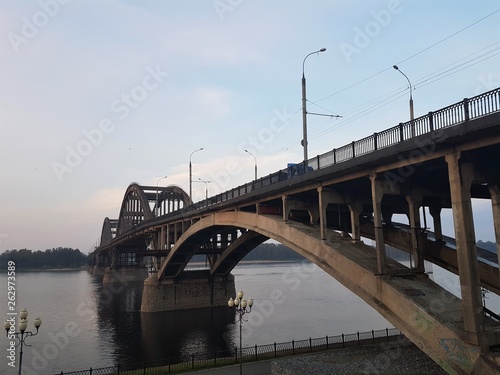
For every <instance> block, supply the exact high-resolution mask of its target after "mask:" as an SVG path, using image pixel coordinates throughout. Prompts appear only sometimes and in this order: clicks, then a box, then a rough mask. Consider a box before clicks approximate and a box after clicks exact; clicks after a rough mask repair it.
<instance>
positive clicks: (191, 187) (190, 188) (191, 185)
mask: <svg viewBox="0 0 500 375" xmlns="http://www.w3.org/2000/svg"><path fill="white" fill-rule="evenodd" d="M201 150H203V147H200V148H199V149H197V150H194V151H193V152H192V153H191V155H189V198H190V199H191V201H192V200H193V167H192V164H191V157H192V156H193V154H194V153H195V152H198V151H201Z"/></svg>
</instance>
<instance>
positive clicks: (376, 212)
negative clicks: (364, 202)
mask: <svg viewBox="0 0 500 375" xmlns="http://www.w3.org/2000/svg"><path fill="white" fill-rule="evenodd" d="M370 180H371V186H372V204H373V226H374V230H375V242H376V251H377V271H378V273H379V274H380V275H383V274H385V273H387V259H386V254H385V243H384V230H383V228H382V197H383V196H384V191H383V188H382V185H381V183H380V181H378V180H377V175H376V174H375V173H373V174H372V175H371V176H370Z"/></svg>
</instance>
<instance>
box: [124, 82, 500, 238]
mask: <svg viewBox="0 0 500 375" xmlns="http://www.w3.org/2000/svg"><path fill="white" fill-rule="evenodd" d="M498 111H500V87H499V88H496V89H494V90H491V91H488V92H485V93H483V94H480V95H477V96H475V97H473V98H470V99H469V98H465V99H464V100H462V101H460V102H458V103H454V104H452V105H449V106H447V107H444V108H441V109H439V110H437V111H434V112H429V113H428V114H426V115H424V116H421V117H418V118H416V119H414V120H413V121H411V120H410V121H407V122H404V123H399V124H398V125H396V126H393V127H392V128H389V129H385V130H382V131H381V132H378V133H374V134H372V135H370V136H368V137H365V138H362V139H360V140H358V141H353V142H351V143H349V144H347V145H344V146H341V147H339V148H336V149H333V150H330V151H328V152H326V153H324V154H321V155H317V156H316V157H314V158H312V159H309V160H308V161H307V165H308V167H309V168H312V169H313V170H317V169H322V168H326V167H330V166H332V165H335V164H339V163H342V162H345V161H347V160H351V159H355V158H356V157H359V156H361V155H366V154H369V153H371V152H374V151H377V150H380V149H383V148H387V147H391V146H395V145H397V144H399V143H401V142H404V141H408V140H410V139H412V138H415V137H418V136H421V135H424V134H428V133H431V132H433V131H436V130H439V129H444V128H449V127H452V126H455V125H458V124H461V123H464V122H467V121H469V120H473V119H476V118H479V117H482V116H486V115H488V114H492V113H495V112H498ZM293 177H295V176H294V175H291V174H290V170H288V169H282V170H279V171H277V172H275V173H271V174H270V175H268V176H264V177H261V178H259V179H257V180H254V181H252V182H249V183H246V184H244V185H240V186H237V187H235V188H232V189H230V190H227V191H225V192H222V193H219V194H217V195H215V196H212V197H209V198H207V199H204V200H201V201H199V202H196V203H193V204H192V205H190V206H187V207H184V208H182V209H181V210H177V211H174V212H170V213H168V214H166V215H164V216H162V217H168V216H174V215H178V214H179V213H188V212H191V211H193V210H198V209H203V208H208V207H210V206H212V205H214V204H218V203H221V202H225V201H227V200H229V199H232V198H237V197H239V196H241V195H244V194H247V193H249V192H251V191H254V190H257V189H260V188H263V187H266V186H269V185H272V184H275V183H278V182H281V181H284V180H287V179H290V178H293ZM153 220H156V218H154V219H153ZM123 234H126V233H123Z"/></svg>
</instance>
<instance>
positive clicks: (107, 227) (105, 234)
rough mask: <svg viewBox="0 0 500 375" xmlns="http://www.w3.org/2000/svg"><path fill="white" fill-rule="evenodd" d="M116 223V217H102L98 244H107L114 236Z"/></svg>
mask: <svg viewBox="0 0 500 375" xmlns="http://www.w3.org/2000/svg"><path fill="white" fill-rule="evenodd" d="M117 223H118V220H117V219H110V218H109V217H106V218H105V219H104V222H103V223H102V230H101V242H100V246H105V245H107V244H109V243H110V242H111V240H112V239H113V238H114V237H115V235H116V226H117Z"/></svg>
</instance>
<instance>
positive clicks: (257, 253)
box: [243, 243, 306, 261]
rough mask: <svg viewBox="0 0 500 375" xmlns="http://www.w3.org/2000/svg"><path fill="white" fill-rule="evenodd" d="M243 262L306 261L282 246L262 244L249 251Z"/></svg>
mask: <svg viewBox="0 0 500 375" xmlns="http://www.w3.org/2000/svg"><path fill="white" fill-rule="evenodd" d="M243 260H251V261H258V260H294V261H301V260H306V258H304V257H303V256H302V255H299V254H297V253H296V252H295V251H293V250H291V249H289V248H288V247H286V246H285V245H282V244H274V243H263V244H260V245H259V246H257V247H256V248H255V249H253V250H252V251H250V252H249V253H248V254H247V255H246V256H245V257H244V258H243Z"/></svg>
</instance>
